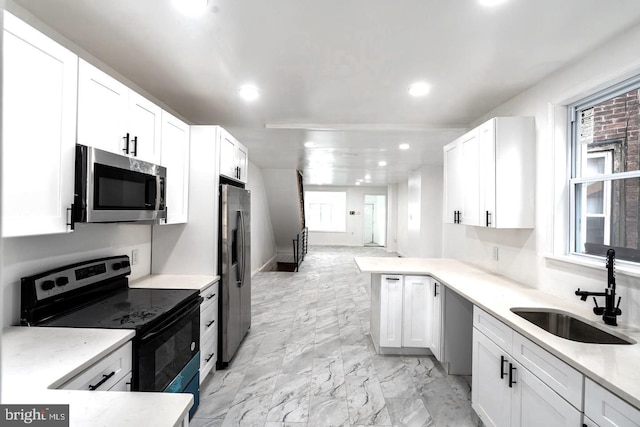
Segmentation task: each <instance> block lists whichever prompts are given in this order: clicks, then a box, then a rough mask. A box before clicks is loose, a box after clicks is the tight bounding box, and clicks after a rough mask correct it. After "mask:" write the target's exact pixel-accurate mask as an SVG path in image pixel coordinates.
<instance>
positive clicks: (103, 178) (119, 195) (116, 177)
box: [94, 163, 156, 210]
mask: <svg viewBox="0 0 640 427" xmlns="http://www.w3.org/2000/svg"><path fill="white" fill-rule="evenodd" d="M94 172H95V176H96V178H95V188H94V194H95V197H94V209H97V210H99V209H103V210H104V209H109V210H118V209H121V210H131V209H135V210H139V209H143V210H153V209H155V199H156V178H155V176H152V175H147V174H144V173H141V172H135V171H129V170H125V169H120V168H114V167H112V166H106V165H102V164H99V163H96V164H95V170H94Z"/></svg>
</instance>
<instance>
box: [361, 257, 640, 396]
mask: <svg viewBox="0 0 640 427" xmlns="http://www.w3.org/2000/svg"><path fill="white" fill-rule="evenodd" d="M355 262H356V264H357V266H358V268H359V269H360V271H361V272H363V273H380V274H416V275H428V276H431V277H434V278H435V279H437V280H439V281H440V282H442V283H443V284H444V285H446V286H447V287H448V288H449V289H452V290H453V291H455V292H457V293H458V294H460V295H462V296H463V297H465V298H466V299H468V300H469V301H470V302H471V303H473V304H474V305H477V306H478V307H480V308H482V309H483V310H485V311H486V312H488V313H490V314H492V315H493V316H495V317H496V318H498V319H500V320H501V321H502V322H504V323H505V324H507V325H509V326H510V327H512V328H513V329H514V330H515V331H517V332H519V333H520V334H522V335H523V336H525V337H527V338H529V339H530V340H531V341H533V342H535V343H536V344H538V345H539V346H541V347H543V348H544V349H546V350H547V351H549V352H550V353H552V354H554V355H555V356H557V357H558V358H560V359H562V360H563V361H565V362H566V363H568V364H569V365H571V366H573V367H574V368H576V369H577V370H578V371H580V372H582V373H583V374H585V375H586V376H587V377H589V378H592V379H593V380H595V381H596V382H597V383H599V384H601V385H602V386H603V387H605V388H607V389H609V390H611V391H612V392H613V393H614V394H616V395H618V396H620V397H621V398H623V399H625V400H627V401H628V402H629V403H631V404H632V405H634V406H636V407H638V408H640V370H639V369H637V364H638V362H639V361H640V344H638V343H640V327H638V326H635V325H630V324H627V323H626V322H625V321H624V313H623V316H622V317H620V318H618V326H607V325H605V324H604V322H603V321H602V318H601V316H596V315H595V314H593V311H592V308H593V303H592V302H586V303H585V302H581V301H580V299H579V298H578V297H577V296H576V297H575V300H573V299H572V300H565V299H561V298H559V297H556V296H554V295H551V294H549V293H547V292H543V291H540V290H537V289H534V288H531V287H529V286H526V285H523V284H522V283H518V282H515V281H513V280H509V279H507V278H505V277H503V276H500V275H497V274H493V273H489V272H487V271H484V270H481V269H479V268H476V267H473V266H471V265H469V264H466V263H463V262H461V261H457V260H452V259H435V258H434V259H427V258H387V257H358V258H355ZM605 281H606V280H604V279H603V290H604V283H605ZM576 289H577V286H576ZM593 290H594V291H596V289H593ZM512 307H548V308H556V309H559V310H564V311H567V312H570V313H572V314H574V315H577V316H578V317H581V318H582V319H583V320H586V321H588V322H590V323H594V324H597V326H598V327H600V328H601V329H605V330H607V331H610V332H612V333H614V334H618V335H619V334H623V335H626V336H627V337H629V338H632V339H633V340H635V341H636V344H632V345H603V344H587V343H580V342H574V341H569V340H566V339H563V338H559V337H556V336H555V335H552V334H550V333H548V332H546V331H544V330H543V329H541V328H539V327H537V326H535V325H534V324H532V323H529V322H528V321H526V320H525V319H523V318H521V317H519V316H517V315H515V314H513V313H512V312H511V311H510V309H511V308H512Z"/></svg>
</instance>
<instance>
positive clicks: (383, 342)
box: [380, 274, 403, 348]
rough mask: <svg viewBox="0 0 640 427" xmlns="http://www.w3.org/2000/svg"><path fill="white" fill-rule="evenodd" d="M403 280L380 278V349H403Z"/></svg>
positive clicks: (383, 276) (392, 276) (397, 277)
mask: <svg viewBox="0 0 640 427" xmlns="http://www.w3.org/2000/svg"><path fill="white" fill-rule="evenodd" d="M402 279H403V277H402V276H396V275H386V274H383V275H382V276H381V278H380V347H396V348H399V347H402V304H403V301H402Z"/></svg>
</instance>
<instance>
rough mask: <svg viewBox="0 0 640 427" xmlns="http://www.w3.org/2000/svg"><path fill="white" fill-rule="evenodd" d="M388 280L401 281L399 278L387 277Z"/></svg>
mask: <svg viewBox="0 0 640 427" xmlns="http://www.w3.org/2000/svg"><path fill="white" fill-rule="evenodd" d="M385 279H386V280H400V279H399V278H397V277H385Z"/></svg>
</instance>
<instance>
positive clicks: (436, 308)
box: [427, 279, 445, 361]
mask: <svg viewBox="0 0 640 427" xmlns="http://www.w3.org/2000/svg"><path fill="white" fill-rule="evenodd" d="M444 291H445V290H444V285H442V284H441V283H440V282H437V281H436V280H434V279H429V304H428V305H427V309H428V312H429V313H430V314H429V318H430V320H431V330H430V334H429V345H428V347H429V348H430V349H431V352H432V353H433V355H434V356H435V358H436V359H438V360H440V361H442V323H443V322H442V301H443V296H444Z"/></svg>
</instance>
